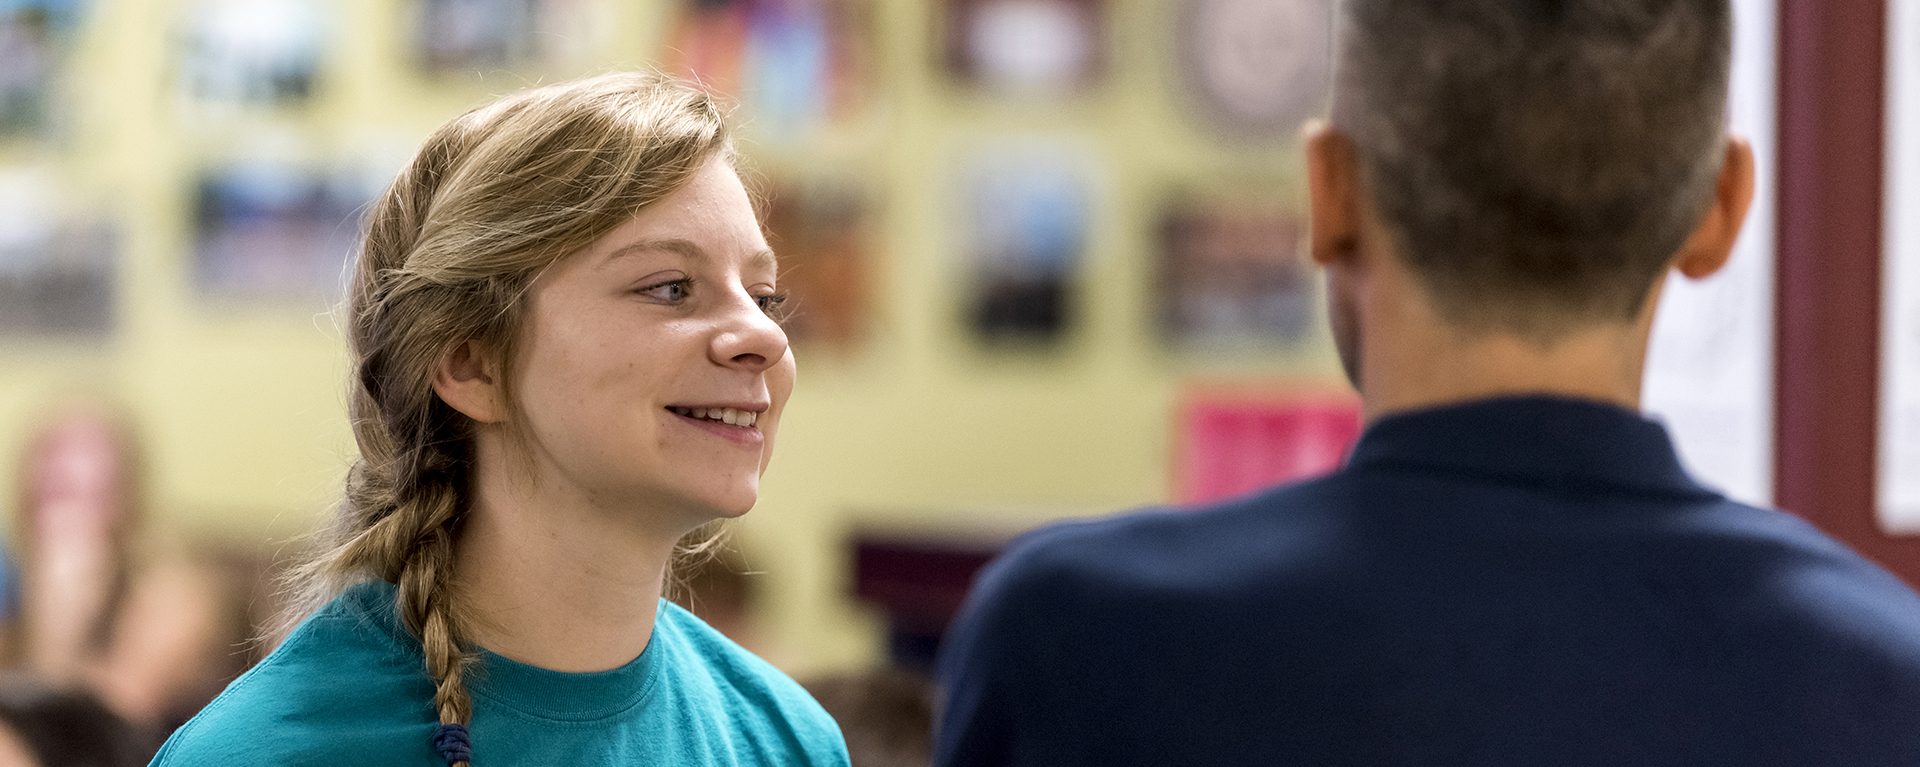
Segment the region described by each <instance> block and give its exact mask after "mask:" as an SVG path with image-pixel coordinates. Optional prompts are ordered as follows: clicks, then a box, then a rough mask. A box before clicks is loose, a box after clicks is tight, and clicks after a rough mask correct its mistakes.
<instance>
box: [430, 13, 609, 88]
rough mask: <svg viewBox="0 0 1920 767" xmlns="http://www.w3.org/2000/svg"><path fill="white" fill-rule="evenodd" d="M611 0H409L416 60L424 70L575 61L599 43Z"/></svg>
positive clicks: (435, 71) (460, 70)
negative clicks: (605, 14) (604, 16)
mask: <svg viewBox="0 0 1920 767" xmlns="http://www.w3.org/2000/svg"><path fill="white" fill-rule="evenodd" d="M609 2H610V0H409V3H408V5H409V8H408V11H409V13H410V14H411V16H410V18H409V20H408V23H409V24H410V26H411V30H412V48H413V58H414V63H415V65H416V66H418V67H419V69H420V70H421V71H422V72H425V73H427V74H455V73H478V74H483V75H484V74H485V73H487V72H490V71H493V70H501V69H507V70H516V71H517V73H518V74H519V75H521V76H523V77H530V76H531V75H532V74H533V73H532V72H528V71H525V70H526V68H527V67H530V66H531V67H533V68H534V69H535V70H538V69H540V68H543V67H550V66H566V65H572V64H575V63H579V60H580V59H582V57H583V56H591V55H592V54H593V53H594V49H595V47H596V46H597V45H598V44H599V42H600V38H601V35H602V34H603V33H604V32H605V31H606V30H605V29H604V26H605V21H604V19H603V18H602V16H603V15H604V13H605V11H606V10H607V7H608V3H609Z"/></svg>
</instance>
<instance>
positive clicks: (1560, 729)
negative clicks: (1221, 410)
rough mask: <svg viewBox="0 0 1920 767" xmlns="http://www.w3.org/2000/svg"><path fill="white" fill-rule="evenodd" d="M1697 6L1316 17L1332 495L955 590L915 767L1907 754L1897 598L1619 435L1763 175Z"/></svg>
mask: <svg viewBox="0 0 1920 767" xmlns="http://www.w3.org/2000/svg"><path fill="white" fill-rule="evenodd" d="M1730 15H1731V13H1730V9H1729V7H1728V2H1727V0H1448V1H1447V2H1435V1H1434V0H1345V2H1342V3H1341V4H1340V6H1339V11H1338V25H1337V28H1338V31H1339V32H1338V50H1339V54H1338V58H1337V61H1336V70H1337V76H1336V78H1335V85H1334V97H1333V102H1332V103H1333V109H1332V116H1331V122H1330V124H1327V125H1316V126H1313V127H1311V128H1310V129H1309V130H1308V132H1307V134H1306V137H1305V144H1306V160H1307V169H1308V185H1309V194H1310V200H1311V206H1312V211H1311V216H1312V217H1311V230H1312V231H1311V250H1312V254H1313V257H1314V259H1315V260H1316V261H1318V262H1319V263H1320V264H1321V265H1322V266H1324V267H1325V269H1326V275H1327V290H1328V303H1329V313H1330V315H1331V320H1332V327H1333V331H1334V336H1335V341H1336V344H1337V346H1338V348H1339V351H1340V355H1341V359H1342V361H1343V362H1344V363H1345V365H1346V368H1347V373H1348V376H1349V377H1350V378H1351V379H1352V380H1353V382H1354V385H1355V386H1356V387H1357V388H1358V389H1359V392H1360V395H1361V398H1362V399H1363V401H1364V403H1365V409H1366V416H1367V420H1368V426H1367V428H1366V431H1365V433H1364V434H1363V436H1362V437H1361V438H1360V441H1359V443H1358V444H1357V445H1356V446H1355V448H1354V450H1353V453H1352V455H1351V456H1350V458H1349V460H1348V463H1347V465H1346V466H1345V467H1344V468H1343V469H1342V470H1341V471H1340V472H1338V473H1336V474H1334V475H1332V476H1329V477H1327V478H1324V479H1319V480H1315V481H1310V482H1306V483H1302V484H1297V485H1293V486H1289V487H1282V488H1277V489H1272V490H1267V491H1264V492H1260V493H1257V494H1254V495H1250V496H1247V497H1243V498H1240V499H1236V500H1232V501H1228V502H1224V503H1220V504H1216V505H1213V506H1209V507H1205V508H1199V509H1193V510H1184V511H1161V512H1151V513H1145V514H1137V515H1131V516H1124V517H1119V518H1114V519H1107V520H1098V521H1088V522H1079V523H1069V524H1065V525H1060V526H1057V527H1053V528H1050V529H1046V530H1043V531H1040V532H1037V533H1034V534H1031V535H1030V536H1028V537H1026V538H1025V539H1024V540H1023V541H1021V542H1019V543H1017V544H1015V545H1014V546H1013V547H1012V548H1011V549H1010V550H1009V552H1008V553H1007V554H1006V555H1005V556H1004V557H1002V558H1001V559H1000V560H999V561H998V562H997V563H996V564H994V565H991V566H990V567H989V569H988V570H986V571H985V572H984V574H983V575H982V576H981V577H980V579H979V581H978V583H977V584H976V587H975V590H974V592H973V594H972V597H971V599H970V602H969V604H968V605H967V606H966V607H965V608H964V610H963V612H962V615H961V617H960V619H959V620H958V623H957V627H956V628H955V630H954V631H953V633H952V634H951V635H950V636H949V638H948V644H947V645H946V647H945V648H944V657H943V659H942V666H941V669H942V677H943V679H942V681H943V683H944V684H945V686H946V690H945V695H946V698H945V707H944V710H943V714H942V719H941V722H940V725H939V728H938V731H937V738H938V745H937V756H936V763H937V764H941V765H946V766H947V767H962V766H965V767H974V766H976V765H1052V766H1055V767H1059V766H1068V765H1102V766H1103V767H1112V766H1114V765H1168V764H1180V765H1249V764H1311V765H1383V764H1420V765H1556V766H1557V767H1567V766H1568V765H1609V766H1611V765H1636V766H1638V767H1648V766H1650V765H1652V766H1659V765H1672V766H1674V767H1680V766H1682V765H1686V766H1692V765H1704V764H1724V765H1788V764H1792V765H1828V766H1829V767H1855V766H1857V767H1868V766H1869V765H1873V766H1878V767H1884V766H1885V765H1916V764H1920V597H1917V596H1916V595H1915V594H1914V592H1913V591H1911V590H1910V589H1909V588H1908V587H1907V586H1906V585H1904V584H1902V583H1901V582H1900V581H1899V580H1897V579H1896V578H1895V577H1894V576H1892V575H1890V574H1889V573H1887V572H1886V571H1885V570H1882V569H1881V568H1879V567H1877V566H1876V565H1874V564H1873V563H1871V562H1868V561H1866V560H1865V559H1863V558H1861V557H1860V556H1858V555H1857V554H1855V553H1854V552H1852V551H1850V550H1848V549H1847V548H1845V547H1844V546H1842V545H1840V544H1839V543H1836V542H1835V541H1833V540H1831V539H1829V538H1828V537H1826V536H1825V535H1823V534H1821V533H1819V532H1818V531H1816V530H1815V529H1814V528H1813V527H1811V526H1809V525H1808V524H1806V523H1805V522H1803V521H1801V520H1799V519H1797V518H1795V517H1793V516H1790V515H1787V514H1783V513H1780V512H1777V511H1772V510H1768V509H1761V508H1755V507H1751V506H1746V505H1742V504H1739V503H1735V502H1732V501H1729V500H1728V499H1726V498H1725V497H1723V496H1721V495H1720V494H1719V493H1717V492H1715V491H1714V490H1712V489H1710V488H1707V487H1705V486H1702V485H1701V484H1699V483H1698V482H1696V481H1694V480H1693V479H1692V478H1691V477H1689V476H1688V475H1687V473H1686V471H1685V470H1684V469H1683V468H1682V467H1681V465H1680V463H1679V460H1678V459H1677V457H1676V455H1675V453H1674V448H1673V445H1672V444H1671V442H1670V440H1669V438H1668V435H1667V434H1666V432H1665V430H1664V429H1663V428H1662V427H1661V426H1660V424H1658V423H1655V422H1653V421H1649V420H1647V419H1645V418H1643V417H1641V416H1640V415H1639V413H1638V407H1639V394H1640V382H1641V376H1642V368H1643V365H1644V362H1645V359H1646V349H1647V340H1648V335H1649V332H1650V328H1651V325H1652V322H1653V315H1654V306H1655V304H1656V302H1657V300H1658V298H1659V295H1660V291H1661V287H1662V285H1664V284H1665V281H1666V280H1667V279H1669V275H1670V273H1671V272H1675V271H1677V272H1679V273H1681V274H1682V275H1684V276H1685V277H1687V278H1694V279H1698V278H1701V277H1705V276H1707V275H1710V274H1712V273H1714V272H1715V271H1716V270H1718V269H1720V268H1721V266H1722V265H1723V264H1724V263H1725V262H1726V260H1727V258H1728V256H1729V254H1730V252H1731V250H1732V247H1733V243H1734V239H1735V235H1736V234H1737V233H1738V231H1739V229H1740V226H1741V222H1742V220H1743V217H1744V215H1745V213H1746V210H1747V206H1748V203H1749V202H1750V200H1751V196H1752V190H1753V183H1754V178H1753V174H1754V161H1753V156H1752V153H1751V151H1750V150H1749V148H1748V146H1747V144H1746V143H1745V142H1744V141H1742V140H1740V139H1738V138H1730V137H1728V136H1727V135H1726V133H1725V130H1726V128H1725V124H1724V123H1723V121H1722V115H1723V113H1724V106H1725V99H1726V93H1727V78H1728V59H1729V51H1730V45H1731V44H1730V38H1731V19H1730Z"/></svg>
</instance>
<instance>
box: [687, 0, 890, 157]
mask: <svg viewBox="0 0 1920 767" xmlns="http://www.w3.org/2000/svg"><path fill="white" fill-rule="evenodd" d="M866 12H867V6H866V5H865V4H863V3H861V2H858V0H688V1H687V2H684V3H683V4H682V5H681V7H680V10H679V14H678V18H677V19H676V20H675V21H674V23H673V27H672V32H671V33H670V35H669V38H668V41H667V45H666V49H665V50H664V51H663V52H662V57H663V59H664V63H665V65H666V67H667V68H668V70H669V71H673V72H675V73H678V74H680V75H683V76H686V77H689V78H691V79H693V80H695V81H698V82H700V83H702V84H704V85H705V86H707V87H708V88H710V89H712V90H713V91H714V92H716V93H719V94H721V95H722V96H724V97H726V98H728V99H730V100H733V101H736V102H738V103H739V104H740V105H741V106H742V107H743V113H744V114H745V115H746V117H747V120H746V122H747V124H746V125H745V126H743V127H744V128H745V129H747V130H749V131H752V132H755V133H757V134H759V135H762V136H764V137H766V138H768V139H771V140H773V141H774V142H776V143H780V144H795V143H799V142H803V141H806V140H808V139H810V138H814V137H817V136H818V135H819V134H820V132H821V131H823V130H826V129H829V128H831V127H833V126H835V125H839V124H844V123H845V122H847V121H848V120H849V119H851V118H852V117H853V116H854V115H855V114H856V113H858V112H859V110H861V109H862V108H863V107H864V106H865V101H866V95H865V92H866V89H867V88H868V87H869V83H868V80H869V79H870V77H871V75H870V73H869V72H868V67H869V63H868V56H869V52H868V44H867V37H868V35H869V34H870V31H869V24H870V20H869V19H868V18H867V16H866Z"/></svg>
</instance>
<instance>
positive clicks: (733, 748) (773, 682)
mask: <svg viewBox="0 0 1920 767" xmlns="http://www.w3.org/2000/svg"><path fill="white" fill-rule="evenodd" d="M369 219H370V223H369V225H368V231H367V234H366V237H365V241H364V244H363V246H362V248H361V252H360V255H359V261H358V263H357V265H356V268H355V270H354V277H353V283H352V287H351V293H350V297H349V308H348V318H347V322H346V331H347V336H348V340H349V343H350V345H351V350H352V361H353V368H352V377H351V385H350V391H351V395H350V396H351V398H350V410H351V416H352V421H353V429H354V437H355V439H356V441H357V442H358V444H359V448H360V458H359V460H357V461H356V462H355V463H354V465H353V468H352V470H351V471H350V472H349V474H348V479H347V492H346V499H345V500H344V502H343V503H342V504H341V505H340V508H339V512H338V514H337V515H336V517H335V518H334V520H333V521H332V524H331V527H330V528H329V530H328V531H327V533H326V535H327V541H328V542H329V543H331V544H332V545H331V548H328V549H327V550H325V551H324V552H323V553H321V554H320V555H318V557H317V558H316V559H314V560H313V561H312V562H311V563H309V564H308V565H307V566H306V567H305V570H304V572H303V576H304V577H305V578H306V585H307V589H308V592H307V595H308V597H309V602H310V603H311V604H314V605H320V604H324V606H323V607H319V609H318V611H317V612H313V613H312V615H311V616H310V617H308V618H307V619H306V620H305V621H304V622H303V623H301V624H300V625H299V627H298V628H296V629H294V630H293V632H292V633H291V634H290V635H289V636H288V637H287V639H286V641H285V642H284V643H283V644H282V645H281V646H280V647H279V648H278V649H277V650H275V651H274V653H273V654H272V655H270V656H269V657H268V658H266V659H265V660H264V661H262V662H261V663H260V664H259V665H258V666H256V667H255V668H254V669H252V670H251V671H249V672H248V673H247V674H245V675H243V676H241V677H240V678H239V679H238V680H236V681H235V682H234V683H233V684H232V685H231V686H229V687H228V688H227V691H226V692H225V693H223V694H222V695H221V696H220V698H219V699H217V700H215V701H214V702H213V703H212V704H211V705H210V706H208V707H207V708H206V710H204V711H203V712H201V714H200V715H199V716H198V717H196V718H195V719H194V720H193V721H191V722H189V723H188V724H187V725H186V726H184V727H182V728H181V729H180V730H179V731H178V732H177V733H176V734H175V735H174V736H173V738H172V739H171V740H169V741H168V743H167V744H166V746H165V747H164V748H163V749H162V751H161V753H160V754H159V756H158V757H157V758H156V759H155V761H154V763H155V764H157V765H200V764H205V765H214V764H219V765H283V764H354V765H442V764H449V765H455V766H456V767H460V766H462V765H464V764H466V763H467V762H468V761H469V760H470V759H471V760H474V763H475V764H482V765H486V764H492V765H550V764H567V765H612V764H675V765H702V764H724V765H846V764H847V755H846V747H845V745H844V743H843V742H842V740H841V737H840V733H839V730H838V728H837V727H836V726H835V725H834V723H833V720H832V719H830V718H828V716H827V715H826V713H825V712H824V711H822V710H821V709H820V707H819V705H818V704H816V703H815V702H814V701H813V699H812V698H810V697H808V695H807V694H806V693H805V692H804V691H803V690H802V689H801V688H800V687H799V685H797V684H795V683H794V682H793V681H792V680H790V679H788V678H787V677H785V676H783V675H781V674H780V672H778V671H776V670H774V669H773V667H771V666H769V665H767V664H766V663H765V662H763V661H761V660H759V659H758V658H755V657H753V656H752V655H750V654H748V653H747V652H746V651H744V650H742V649H740V648H739V647H738V646H736V645H734V644H733V643H731V642H729V641H727V640H726V639H725V638H723V637H722V636H721V635H720V634H719V633H718V632H715V631H714V630H712V629H711V628H709V627H707V626H706V625H705V624H704V623H702V622H701V621H700V620H699V619H697V618H695V617H693V616H692V615H691V614H689V613H687V612H686V611H684V610H682V609H680V608H678V607H676V606H673V605H671V604H670V603H667V602H665V601H664V600H662V599H661V598H660V594H661V588H662V583H663V579H664V577H665V574H666V572H667V569H668V564H669V560H670V559H671V557H672V555H673V552H674V549H675V545H676V542H677V541H679V540H680V539H681V538H682V536H685V535H686V534H688V533H689V532H690V531H693V530H695V529H697V528H699V527H701V526H703V525H705V524H707V523H709V522H712V521H714V520H717V519H723V518H728V517H735V516H739V515H741V514H743V513H745V512H746V511H747V510H748V509H749V508H751V507H752V506H753V503H754V500H755V498H756V496H757V494H758V489H759V476H760V473H761V471H762V470H763V469H764V468H765V466H766V462H767V459H768V457H769V455H770V451H771V449H772V446H773V438H774V432H775V428H776V427H777V426H778V424H779V422H780V414H781V408H782V407H783V406H784V405H785V404H786V400H787V396H788V394H789V393H791V391H792V389H793V381H794V362H793V356H792V354H791V353H790V352H789V350H788V348H787V339H786V335H785V334H784V333H783V332H782V331H781V329H780V326H779V325H778V324H776V323H775V321H774V320H773V318H772V317H770V316H769V314H770V312H771V311H773V308H774V306H776V305H777V304H778V303H779V301H780V300H781V299H780V294H779V293H778V292H777V289H776V287H775V262H774V257H773V254H772V252H771V251H769V250H768V248H767V244H766V241H765V239H764V238H763V236H762V234H761V231H760V228H759V225H758V222H757V220H756V219H755V217H754V212H753V208H752V206H751V203H750V201H749V199H748V196H747V193H746V191H745V189H744V188H743V187H742V185H741V182H740V179H739V176H738V175H737V174H736V173H735V171H734V168H733V154H732V148H731V144H730V141H729V138H728V130H727V126H726V123H725V121H724V119H723V116H722V114H721V113H720V111H719V109H718V108H717V107H716V105H715V103H714V102H713V101H712V100H711V99H710V98H709V97H708V96H707V95H706V94H704V93H702V92H701V91H699V90H697V89H695V88H692V87H689V86H687V85H684V84H681V83H678V82H676V81H673V80H671V79H669V78H666V77H664V76H660V75H655V74H612V75H603V76H600V77H596V78H591V79H587V80H581V81H577V82H573V83H566V84H561V85H555V86H550V87H545V88H540V89H536V90H531V91H527V92H523V93H520V94H517V95H513V96H509V97H507V98H504V99H502V100H500V101H498V102H496V103H494V104H492V105H490V106H486V107H482V108H480V109H476V110H474V111H472V112H469V113H467V114H466V115H464V116H462V117H460V118H458V119H456V120H454V121H453V122H451V123H448V124H447V125H446V126H444V127H442V128H441V129H440V130H439V131H437V132H435V133H434V134H433V135H432V136H431V137H429V138H428V139H427V141H426V143H425V144H424V145H423V146H422V147H421V148H420V149H419V151H418V152H417V153H416V154H415V156H414V158H413V160H412V162H411V163H410V164H409V165H408V166H407V167H406V168H405V169H404V170H402V171H401V173H400V175H399V177H398V178H397V179H395V181H394V182H393V184H392V186H390V187H389V188H388V189H387V191H386V193H385V194H384V195H383V196H382V197H381V198H380V199H379V201H378V202H377V203H376V204H375V206H374V208H373V210H372V212H371V213H370V214H369Z"/></svg>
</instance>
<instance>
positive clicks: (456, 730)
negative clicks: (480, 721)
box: [433, 724, 473, 764]
mask: <svg viewBox="0 0 1920 767" xmlns="http://www.w3.org/2000/svg"><path fill="white" fill-rule="evenodd" d="M433 747H434V748H437V749H440V755H441V756H444V757H446V758H447V764H457V763H460V762H470V761H473V744H472V743H469V742H467V726H466V725H464V724H443V725H440V726H439V727H435V728H433Z"/></svg>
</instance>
